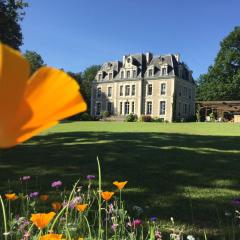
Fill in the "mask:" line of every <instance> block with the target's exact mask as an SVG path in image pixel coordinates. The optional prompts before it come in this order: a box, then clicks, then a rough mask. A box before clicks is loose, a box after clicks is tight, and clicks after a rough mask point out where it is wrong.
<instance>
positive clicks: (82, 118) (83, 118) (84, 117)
mask: <svg viewBox="0 0 240 240" xmlns="http://www.w3.org/2000/svg"><path fill="white" fill-rule="evenodd" d="M92 120H93V119H92V117H91V115H90V114H89V113H86V112H85V113H82V114H81V115H80V117H79V121H92Z"/></svg>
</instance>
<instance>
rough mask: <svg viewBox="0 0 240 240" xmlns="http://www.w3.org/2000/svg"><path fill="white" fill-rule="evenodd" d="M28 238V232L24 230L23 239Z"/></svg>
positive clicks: (26, 239) (27, 239)
mask: <svg viewBox="0 0 240 240" xmlns="http://www.w3.org/2000/svg"><path fill="white" fill-rule="evenodd" d="M29 239H30V234H29V233H28V231H26V232H25V233H24V235H23V240H29Z"/></svg>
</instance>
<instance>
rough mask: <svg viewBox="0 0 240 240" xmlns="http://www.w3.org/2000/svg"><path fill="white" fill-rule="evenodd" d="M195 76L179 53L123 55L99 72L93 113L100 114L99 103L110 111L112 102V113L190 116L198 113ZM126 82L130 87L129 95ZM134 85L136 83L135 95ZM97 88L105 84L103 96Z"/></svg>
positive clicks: (94, 91)
mask: <svg viewBox="0 0 240 240" xmlns="http://www.w3.org/2000/svg"><path fill="white" fill-rule="evenodd" d="M178 76H181V77H182V78H184V79H182V78H180V77H178ZM191 76H192V71H190V70H189V69H188V68H187V67H186V65H185V64H183V63H181V62H180V57H179V56H178V55H163V56H158V57H153V56H152V54H150V53H146V54H145V55H144V54H140V55H139V54H137V55H128V56H123V61H122V62H119V61H114V62H108V63H105V64H103V65H102V67H101V69H100V70H99V72H98V73H97V76H96V81H94V83H93V86H92V96H91V114H92V115H93V116H95V115H96V106H99V103H101V109H100V110H101V111H108V110H109V106H110V103H111V107H112V109H111V114H112V115H116V116H119V115H127V114H129V113H132V112H133V113H134V114H137V115H138V116H141V115H151V116H152V117H154V118H162V119H164V120H167V121H174V120H181V119H185V120H186V119H188V118H190V117H191V116H194V115H195V83H194V81H193V80H192V77H191ZM162 84H165V86H166V89H165V93H164V94H163V93H161V85H162ZM121 86H122V88H123V95H122V96H121V95H120V87H121ZM126 86H129V87H130V94H129V95H128V96H126V93H125V90H126ZM132 86H135V94H134V95H133V94H132ZM149 86H152V91H151V94H149V93H148V89H149ZM97 88H101V96H100V97H97V95H96V92H97ZM109 88H111V89H112V92H111V96H109V94H108V92H109V91H108V89H109ZM133 103H134V111H132V104H133ZM164 103H165V105H164ZM128 105H129V111H127V114H126V111H125V110H128V109H127V108H126V107H127V106H128ZM120 106H121V107H122V108H121V109H120ZM161 106H162V107H161ZM163 106H164V107H163ZM150 108H151V109H150ZM149 109H150V110H151V111H149ZM160 109H161V111H160ZM163 110H165V111H163ZM98 113H99V111H98Z"/></svg>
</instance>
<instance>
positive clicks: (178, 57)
mask: <svg viewBox="0 0 240 240" xmlns="http://www.w3.org/2000/svg"><path fill="white" fill-rule="evenodd" d="M174 57H175V58H176V60H177V62H180V54H179V53H176V54H174Z"/></svg>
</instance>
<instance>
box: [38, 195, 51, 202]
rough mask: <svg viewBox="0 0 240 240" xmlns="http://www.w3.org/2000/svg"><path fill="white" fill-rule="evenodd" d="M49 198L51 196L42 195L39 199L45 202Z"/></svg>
mask: <svg viewBox="0 0 240 240" xmlns="http://www.w3.org/2000/svg"><path fill="white" fill-rule="evenodd" d="M48 198H49V196H48V195H46V194H43V195H40V196H39V199H40V200H41V201H43V202H45V201H47V200H48Z"/></svg>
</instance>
